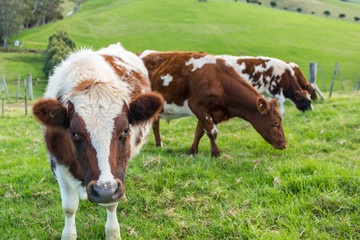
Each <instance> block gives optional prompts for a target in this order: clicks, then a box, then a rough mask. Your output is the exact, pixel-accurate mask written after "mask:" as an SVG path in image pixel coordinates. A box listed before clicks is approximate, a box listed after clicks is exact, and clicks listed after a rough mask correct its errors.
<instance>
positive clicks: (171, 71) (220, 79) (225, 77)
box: [138, 50, 286, 157]
mask: <svg viewBox="0 0 360 240" xmlns="http://www.w3.org/2000/svg"><path fill="white" fill-rule="evenodd" d="M138 55H139V56H140V58H141V59H142V60H143V61H144V63H145V66H146V68H147V69H148V71H149V78H150V82H151V87H152V90H153V91H156V92H159V93H161V94H162V95H163V97H164V107H163V110H162V112H161V113H160V114H159V116H160V118H163V119H168V120H170V119H174V118H180V117H185V116H192V117H196V118H198V123H197V127H196V133H195V139H194V142H193V144H192V146H191V148H190V151H189V154H191V155H195V154H196V153H198V145H199V141H200V139H201V137H202V136H203V135H204V133H206V134H207V135H208V137H209V139H210V143H211V156H212V157H218V156H219V154H220V150H219V148H218V146H217V144H216V137H217V129H216V125H217V124H218V123H220V122H223V121H226V120H229V119H230V118H234V117H240V118H242V119H245V120H246V121H248V122H250V123H251V124H252V126H253V127H254V128H255V129H256V131H257V132H258V133H260V135H261V136H262V137H263V138H264V139H265V140H266V141H267V142H269V143H270V144H272V145H273V147H274V148H276V149H285V148H286V139H285V136H284V132H283V128H282V123H281V115H280V113H279V109H278V106H277V105H278V101H277V100H272V101H270V102H269V101H266V100H265V99H264V98H263V97H262V96H261V95H260V94H259V93H258V92H257V91H256V90H255V89H254V87H252V86H251V85H250V84H249V83H248V82H246V81H245V80H244V79H242V78H241V77H240V76H239V74H238V73H237V72H236V71H235V69H234V68H233V66H232V64H231V63H230V62H228V61H225V60H223V59H221V58H219V57H216V56H214V55H210V54H207V53H204V52H200V53H196V52H178V51H174V52H156V51H152V50H146V51H144V52H142V53H138ZM159 127H160V126H159V119H156V120H155V121H154V123H153V130H154V135H155V141H156V146H161V145H162V142H161V138H160V130H159Z"/></svg>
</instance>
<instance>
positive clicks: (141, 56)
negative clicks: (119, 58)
mask: <svg viewBox="0 0 360 240" xmlns="http://www.w3.org/2000/svg"><path fill="white" fill-rule="evenodd" d="M157 52H158V51H155V50H145V51H143V52H142V53H141V54H140V56H139V58H140V59H143V58H144V57H146V56H147V55H149V54H151V53H157Z"/></svg>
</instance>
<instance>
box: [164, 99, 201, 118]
mask: <svg viewBox="0 0 360 240" xmlns="http://www.w3.org/2000/svg"><path fill="white" fill-rule="evenodd" d="M159 116H160V117H161V118H163V119H175V118H181V117H186V116H191V117H196V116H195V115H194V113H193V112H192V111H191V109H190V108H189V100H185V101H184V105H183V106H179V105H176V104H175V103H171V104H169V103H167V102H166V101H165V102H164V111H163V112H162V113H160V114H159Z"/></svg>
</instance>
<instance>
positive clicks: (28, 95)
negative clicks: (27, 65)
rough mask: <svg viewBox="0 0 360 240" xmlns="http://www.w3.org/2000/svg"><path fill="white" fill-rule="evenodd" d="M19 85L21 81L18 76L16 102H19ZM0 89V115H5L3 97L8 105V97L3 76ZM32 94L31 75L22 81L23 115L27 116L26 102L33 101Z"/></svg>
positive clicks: (3, 76)
mask: <svg viewBox="0 0 360 240" xmlns="http://www.w3.org/2000/svg"><path fill="white" fill-rule="evenodd" d="M20 85H21V79H20V75H19V76H18V80H17V89H16V102H18V100H19V96H20V87H21V86H20ZM0 89H1V96H2V97H1V114H2V115H4V114H5V95H6V98H7V101H8V103H10V95H9V92H8V87H7V84H6V80H5V75H4V74H3V75H2V81H1V82H0ZM33 97H34V94H33V80H32V75H31V73H28V74H27V78H26V79H24V100H25V101H24V108H25V115H27V103H28V102H27V100H28V99H29V100H33Z"/></svg>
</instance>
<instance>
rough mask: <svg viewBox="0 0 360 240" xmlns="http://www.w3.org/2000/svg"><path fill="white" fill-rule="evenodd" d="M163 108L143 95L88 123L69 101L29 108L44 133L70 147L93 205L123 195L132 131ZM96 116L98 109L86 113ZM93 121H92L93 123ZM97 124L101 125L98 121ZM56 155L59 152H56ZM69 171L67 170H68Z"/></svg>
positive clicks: (47, 101) (48, 101)
mask: <svg viewBox="0 0 360 240" xmlns="http://www.w3.org/2000/svg"><path fill="white" fill-rule="evenodd" d="M162 105H163V99H162V97H161V95H159V94H156V93H145V94H141V95H139V96H138V97H137V98H135V99H134V100H133V101H132V102H130V103H129V104H122V109H120V111H119V112H118V113H117V114H116V115H111V114H109V116H103V115H106V114H107V112H110V111H111V109H108V111H106V112H103V113H102V114H101V115H102V117H101V118H97V117H95V116H94V119H88V117H85V116H84V115H85V114H83V112H82V111H81V110H79V109H77V108H76V107H75V106H74V104H73V103H72V102H71V101H68V102H66V104H65V105H64V104H63V103H61V102H59V101H57V100H54V99H40V100H38V101H37V102H36V103H35V104H34V106H33V112H34V115H35V117H36V118H37V120H38V121H39V122H40V123H42V124H43V125H44V126H45V127H46V131H48V130H49V131H51V130H56V131H62V132H63V133H64V134H65V136H66V137H65V138H64V140H67V141H69V143H70V145H71V146H72V147H71V148H70V149H72V150H71V151H72V153H71V154H67V156H72V159H71V160H70V159H67V160H65V161H67V162H68V161H75V163H72V164H75V165H76V166H78V168H79V169H80V171H81V173H82V175H83V178H84V179H82V181H83V182H84V183H85V187H86V191H87V195H88V199H89V200H90V201H91V202H95V203H112V202H116V201H118V200H119V199H120V198H121V197H122V196H123V194H124V192H125V172H126V168H127V165H128V161H129V159H130V157H131V154H132V151H133V149H134V147H135V146H134V145H136V141H133V140H131V139H133V138H134V137H135V138H136V136H131V135H132V134H135V132H134V133H133V132H132V129H135V128H140V130H139V131H137V133H141V134H143V133H142V132H141V126H143V125H144V123H146V122H149V121H151V120H152V119H153V118H154V117H156V115H157V114H158V113H159V111H160V110H161V108H162ZM90 111H93V112H99V109H90ZM93 120H94V121H93ZM100 120H101V121H100ZM57 151H61V149H58V150H57ZM70 167H71V166H70Z"/></svg>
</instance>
